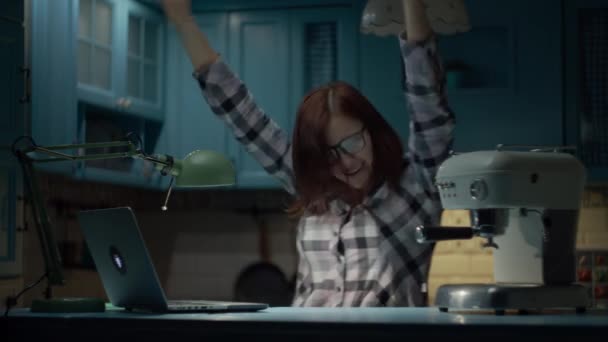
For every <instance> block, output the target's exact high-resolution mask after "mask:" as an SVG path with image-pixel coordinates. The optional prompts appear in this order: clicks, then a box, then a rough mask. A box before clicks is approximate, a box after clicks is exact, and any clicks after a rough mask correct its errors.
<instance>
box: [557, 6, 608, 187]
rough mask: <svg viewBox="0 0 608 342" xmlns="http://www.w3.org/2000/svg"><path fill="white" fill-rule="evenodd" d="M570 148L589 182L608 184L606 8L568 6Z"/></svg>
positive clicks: (566, 86)
mask: <svg viewBox="0 0 608 342" xmlns="http://www.w3.org/2000/svg"><path fill="white" fill-rule="evenodd" d="M564 14H565V19H566V30H565V31H564V32H565V43H566V48H565V49H564V51H565V70H566V78H565V80H566V81H565V91H566V94H565V115H566V117H565V119H566V121H565V122H566V130H565V133H566V142H567V143H568V144H569V145H573V146H576V147H577V156H578V157H579V158H580V159H581V160H582V162H583V163H584V164H585V166H586V167H587V180H588V181H589V182H592V183H596V182H602V183H604V182H606V181H607V180H608V97H607V96H606V94H607V89H608V88H607V84H608V83H607V82H608V62H607V61H608V49H607V48H606V47H607V45H608V3H606V1H602V0H582V1H574V0H567V1H566V2H565V9H564Z"/></svg>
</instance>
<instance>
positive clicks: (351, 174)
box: [344, 165, 363, 177]
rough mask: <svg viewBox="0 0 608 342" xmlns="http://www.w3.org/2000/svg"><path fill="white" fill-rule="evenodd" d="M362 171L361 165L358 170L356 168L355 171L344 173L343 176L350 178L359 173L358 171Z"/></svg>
mask: <svg viewBox="0 0 608 342" xmlns="http://www.w3.org/2000/svg"><path fill="white" fill-rule="evenodd" d="M362 169H363V165H359V167H358V168H356V169H354V170H352V171H348V172H346V171H345V172H344V175H345V176H347V177H351V176H354V175H356V174H357V173H359V171H361V170H362Z"/></svg>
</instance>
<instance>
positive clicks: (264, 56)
mask: <svg viewBox="0 0 608 342" xmlns="http://www.w3.org/2000/svg"><path fill="white" fill-rule="evenodd" d="M353 19H354V15H353V12H352V8H351V7H349V6H344V7H337V8H331V7H325V8H314V9H293V8H292V9H284V10H268V11H236V12H230V13H229V19H228V20H229V29H230V31H229V35H230V38H229V48H228V53H227V59H228V61H229V63H230V65H231V66H232V67H233V69H234V70H235V72H236V73H237V74H238V75H239V77H241V79H243V80H244V82H245V83H246V85H247V86H248V88H249V90H250V91H251V93H252V94H253V96H254V98H255V99H256V101H257V103H258V104H259V105H260V106H261V107H262V108H263V109H264V110H265V112H266V113H267V115H269V116H270V117H271V118H272V119H273V120H274V121H275V122H276V123H277V124H278V125H279V126H280V127H281V128H282V129H284V130H285V131H286V132H287V134H288V135H289V136H291V133H292V130H293V126H294V124H295V117H296V112H297V108H298V105H299V103H300V101H301V99H302V97H303V96H304V95H305V94H306V93H307V92H308V91H310V90H312V89H313V88H315V87H317V86H320V85H322V84H325V83H327V82H330V81H334V80H344V81H348V82H350V83H354V84H356V82H357V58H356V56H355V55H356V54H355V53H354V51H355V50H356V27H357V25H356V21H354V20H353ZM353 56H355V57H353ZM228 146H229V152H228V153H229V155H230V156H231V157H232V159H233V160H234V162H235V165H236V168H237V186H238V187H239V188H278V187H280V184H279V182H278V181H277V180H276V179H274V178H273V177H272V176H270V175H268V174H267V173H266V172H265V171H264V170H263V169H262V167H261V166H260V165H259V164H258V162H257V161H255V160H254V159H253V158H252V157H251V156H250V155H249V154H248V152H247V151H246V150H245V149H244V148H243V146H242V145H240V144H239V143H238V142H237V141H236V140H235V139H234V138H233V137H232V136H231V133H230V132H228Z"/></svg>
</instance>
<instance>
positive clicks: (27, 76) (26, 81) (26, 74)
mask: <svg viewBox="0 0 608 342" xmlns="http://www.w3.org/2000/svg"><path fill="white" fill-rule="evenodd" d="M19 72H21V73H22V74H23V96H22V97H21V98H20V99H19V103H21V104H24V103H30V100H31V98H32V96H31V94H32V92H31V82H30V80H31V69H30V68H28V67H26V66H25V65H22V66H20V67H19Z"/></svg>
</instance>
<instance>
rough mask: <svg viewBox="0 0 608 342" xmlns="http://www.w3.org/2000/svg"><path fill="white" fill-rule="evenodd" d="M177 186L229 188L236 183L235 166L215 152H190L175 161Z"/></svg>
mask: <svg viewBox="0 0 608 342" xmlns="http://www.w3.org/2000/svg"><path fill="white" fill-rule="evenodd" d="M174 170H175V171H176V173H177V174H176V177H175V186H177V187H184V188H197V187H212V186H228V185H233V184H234V183H235V182H236V174H235V170H234V166H233V165H232V163H231V162H230V160H228V159H226V157H224V156H223V155H221V154H219V153H217V152H213V151H203V150H197V151H193V152H190V153H189V154H188V155H187V156H186V157H185V158H184V159H183V160H175V162H174Z"/></svg>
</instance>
